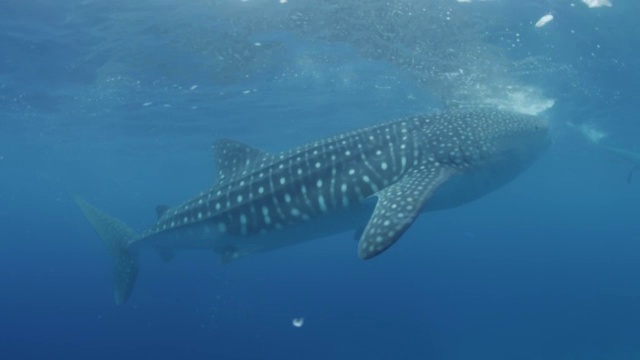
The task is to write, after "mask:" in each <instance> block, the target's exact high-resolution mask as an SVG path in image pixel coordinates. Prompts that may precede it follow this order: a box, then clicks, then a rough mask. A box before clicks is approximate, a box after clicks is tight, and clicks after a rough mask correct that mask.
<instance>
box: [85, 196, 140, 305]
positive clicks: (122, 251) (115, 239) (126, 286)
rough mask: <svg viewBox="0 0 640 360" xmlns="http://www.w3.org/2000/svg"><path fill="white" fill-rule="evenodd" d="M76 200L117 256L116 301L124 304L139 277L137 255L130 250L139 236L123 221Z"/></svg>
mask: <svg viewBox="0 0 640 360" xmlns="http://www.w3.org/2000/svg"><path fill="white" fill-rule="evenodd" d="M74 198H75V200H76V203H77V204H78V206H80V209H81V210H82V212H83V213H84V215H85V216H86V217H87V219H89V222H91V225H93V227H94V229H96V232H97V233H98V235H100V237H101V238H102V239H103V240H104V241H105V242H106V243H107V246H109V250H111V253H112V254H113V255H114V256H115V260H116V267H115V273H114V275H115V287H116V288H115V300H116V304H118V305H120V304H123V303H124V302H125V301H127V299H128V298H129V295H131V291H132V290H133V286H134V284H135V282H136V276H137V275H138V259H137V254H136V253H135V252H134V251H132V250H131V249H130V248H129V245H130V244H131V243H132V242H133V241H135V240H136V239H137V238H138V235H137V234H136V233H135V232H134V231H133V230H131V229H130V228H129V227H128V226H127V225H126V224H125V223H123V222H122V221H120V220H118V219H115V218H113V217H111V216H109V215H107V214H105V213H103V212H102V211H100V210H98V209H96V208H95V207H93V206H92V205H90V204H89V203H87V202H86V201H84V200H83V199H81V198H80V197H78V196H75V197H74Z"/></svg>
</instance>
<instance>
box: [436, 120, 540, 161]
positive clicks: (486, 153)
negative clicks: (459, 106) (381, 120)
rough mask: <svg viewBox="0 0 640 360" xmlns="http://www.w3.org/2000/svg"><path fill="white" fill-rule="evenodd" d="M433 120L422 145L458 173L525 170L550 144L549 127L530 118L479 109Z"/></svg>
mask: <svg viewBox="0 0 640 360" xmlns="http://www.w3.org/2000/svg"><path fill="white" fill-rule="evenodd" d="M434 120H435V121H433V126H430V127H429V126H427V127H426V131H425V133H424V136H425V138H424V140H423V143H424V144H425V145H426V147H427V148H428V152H430V153H433V155H434V156H435V157H436V158H438V159H439V160H440V162H442V163H445V164H449V165H452V166H453V167H456V168H460V169H469V168H475V167H483V166H486V165H487V164H488V163H511V162H513V163H514V165H515V164H518V165H525V166H528V165H529V164H530V163H531V162H533V161H534V160H535V159H536V158H538V157H539V155H540V154H541V153H542V152H543V151H544V150H546V149H547V148H548V147H549V145H550V144H551V137H550V134H549V124H548V123H547V121H546V120H544V119H543V118H541V117H538V116H534V115H527V114H520V113H514V112H508V111H501V110H492V109H479V110H471V111H457V112H447V113H442V114H439V115H436V119H434ZM427 121H428V122H429V120H427Z"/></svg>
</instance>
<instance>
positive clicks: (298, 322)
mask: <svg viewBox="0 0 640 360" xmlns="http://www.w3.org/2000/svg"><path fill="white" fill-rule="evenodd" d="M291 324H293V326H295V327H297V328H299V327H302V325H304V318H302V317H299V318H293V320H292V321H291Z"/></svg>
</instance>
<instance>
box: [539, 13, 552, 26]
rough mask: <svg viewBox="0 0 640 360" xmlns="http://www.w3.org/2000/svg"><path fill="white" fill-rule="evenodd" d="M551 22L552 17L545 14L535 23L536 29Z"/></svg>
mask: <svg viewBox="0 0 640 360" xmlns="http://www.w3.org/2000/svg"><path fill="white" fill-rule="evenodd" d="M551 20H553V15H551V14H547V15H545V16H543V17H541V18H540V19H539V20H538V21H537V22H536V27H537V28H539V27H543V26H545V25H547V23H549V22H550V21H551Z"/></svg>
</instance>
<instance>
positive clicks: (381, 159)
mask: <svg viewBox="0 0 640 360" xmlns="http://www.w3.org/2000/svg"><path fill="white" fill-rule="evenodd" d="M549 144H550V136H549V126H548V124H547V122H546V121H545V120H544V119H543V118H541V117H538V116H533V115H525V114H519V113H513V112H507V111H503V110H498V109H486V108H480V109H465V110H453V111H445V112H436V113H431V114H426V115H420V116H409V117H405V118H401V119H397V120H394V121H391V122H387V123H383V124H379V125H375V126H371V127H367V128H363V129H359V130H354V131H350V132H346V133H343V134H339V135H336V136H333V137H329V138H326V139H323V140H318V141H315V142H312V143H308V144H306V145H302V146H299V147H295V148H293V149H290V150H286V151H282V152H265V151H262V150H259V149H256V148H254V147H252V146H250V145H246V144H243V143H240V142H237V141H234V140H230V139H220V140H218V141H216V142H215V144H214V145H213V152H214V159H215V166H216V169H217V172H218V176H217V179H216V181H215V183H214V184H213V185H212V186H211V187H210V188H209V189H207V190H206V191H203V192H201V193H199V194H198V195H197V196H195V197H193V198H191V199H189V200H186V201H185V202H183V203H182V204H180V205H178V206H175V207H169V206H158V207H157V208H156V212H157V216H158V219H157V222H156V223H155V224H153V225H152V226H151V227H150V228H148V229H147V230H146V231H144V232H143V233H141V234H138V233H136V232H134V231H133V230H132V229H130V228H129V227H128V226H127V225H126V224H125V223H123V222H122V221H120V220H118V219H115V218H113V217H111V216H109V215H107V214H105V213H103V212H102V211H100V210H98V209H97V208H96V207H94V206H92V205H90V204H89V203H87V202H86V201H84V200H83V199H81V198H79V197H77V196H76V198H75V200H76V202H77V203H78V205H79V206H80V209H81V210H82V212H83V213H84V215H85V216H86V217H87V218H88V220H89V221H90V223H91V224H92V225H93V227H94V228H95V230H96V231H97V233H98V235H99V236H100V237H101V238H102V239H103V240H104V241H105V242H106V244H107V246H108V247H109V249H110V250H111V253H112V254H113V255H114V257H115V272H114V275H115V302H116V303H117V304H122V303H124V302H125V301H126V300H127V299H128V298H129V297H130V295H131V292H132V290H133V287H134V284H135V280H136V277H137V274H138V269H139V264H138V254H139V252H140V251H141V250H142V249H154V250H155V251H157V252H158V253H159V254H160V256H161V257H162V258H163V259H165V260H170V259H171V258H172V257H173V254H174V253H175V252H176V251H178V250H184V249H203V250H209V251H213V252H215V253H216V254H218V256H219V257H220V260H221V262H222V263H223V264H226V263H229V262H231V261H233V260H236V259H239V258H242V257H245V256H247V255H251V254H255V253H260V252H265V251H269V250H274V249H278V248H282V247H285V246H289V245H293V244H297V243H301V242H304V241H308V240H312V239H318V238H322V237H325V236H328V235H332V234H339V233H343V232H347V231H354V230H355V231H356V232H355V234H357V235H356V236H357V237H358V239H359V240H358V245H357V252H358V255H359V257H360V258H362V259H371V258H373V257H375V256H377V255H379V254H381V253H382V252H384V251H385V250H387V249H388V248H389V247H390V246H391V245H393V244H394V243H395V242H396V241H397V240H398V239H399V238H400V237H401V236H402V235H403V234H404V232H405V231H406V230H407V229H408V228H409V227H410V226H411V224H412V223H413V222H414V221H415V219H416V218H417V217H418V215H419V214H421V213H423V212H426V211H434V210H440V209H447V208H452V207H456V206H459V205H462V204H466V203H468V202H470V201H473V200H475V199H478V198H480V197H482V196H484V195H486V194H488V193H490V192H492V191H494V190H496V189H498V188H500V187H501V186H503V185H504V184H506V183H508V182H510V181H511V180H512V179H514V178H515V177H516V176H517V175H519V174H520V173H522V172H523V171H524V170H525V169H527V168H528V167H529V166H530V165H531V164H533V163H534V162H535V160H536V159H538V158H539V157H540V155H541V154H542V153H544V151H545V150H546V149H547V148H548V147H549Z"/></svg>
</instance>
